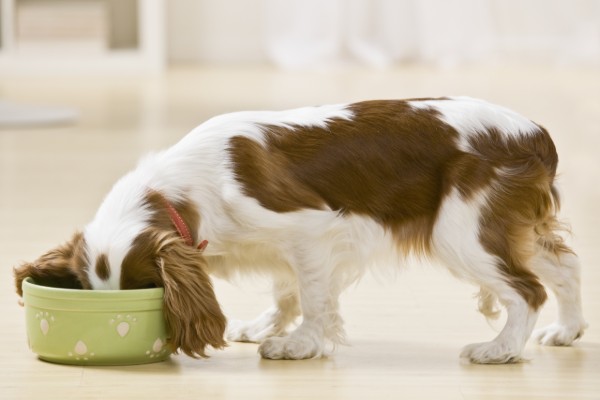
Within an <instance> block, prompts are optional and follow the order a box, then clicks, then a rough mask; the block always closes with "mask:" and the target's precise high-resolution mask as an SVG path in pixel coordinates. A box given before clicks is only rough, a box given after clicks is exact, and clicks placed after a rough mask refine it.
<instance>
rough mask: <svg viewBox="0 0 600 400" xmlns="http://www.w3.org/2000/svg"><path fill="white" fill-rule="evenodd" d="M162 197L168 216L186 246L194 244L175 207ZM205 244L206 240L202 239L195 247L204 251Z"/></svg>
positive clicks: (206, 243) (206, 244)
mask: <svg viewBox="0 0 600 400" xmlns="http://www.w3.org/2000/svg"><path fill="white" fill-rule="evenodd" d="M162 198H163V199H164V202H165V206H166V207H167V212H168V213H169V218H170V219H171V222H172V223H173V225H174V226H175V229H177V232H178V233H179V236H181V238H182V239H183V241H184V243H185V244H187V245H188V246H194V239H193V238H192V234H191V233H190V229H189V228H188V226H187V224H186V223H185V221H184V220H183V218H182V217H181V215H180V214H179V213H178V212H177V210H176V209H175V207H173V204H171V203H170V202H169V200H167V199H166V197H164V196H162ZM206 246H208V240H202V241H201V242H200V244H198V247H196V248H197V249H198V250H200V251H204V249H206Z"/></svg>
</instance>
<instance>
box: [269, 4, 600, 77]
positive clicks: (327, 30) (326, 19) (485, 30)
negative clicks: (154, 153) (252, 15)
mask: <svg viewBox="0 0 600 400" xmlns="http://www.w3.org/2000/svg"><path fill="white" fill-rule="evenodd" d="M265 13H266V35H265V46H266V53H267V55H268V58H269V59H270V60H272V61H273V62H275V63H276V64H278V65H280V66H284V67H290V68H301V67H311V66H318V65H323V64H332V63H339V62H349V61H359V62H362V63H365V64H368V65H372V66H376V67H384V66H388V65H391V64H394V63H396V62H403V61H423V62H427V63H434V64H438V65H454V64H459V63H464V62H490V61H492V62H493V61H506V60H509V61H524V62H554V63H598V62H599V61H600V1H598V0H267V1H266V9H265Z"/></svg>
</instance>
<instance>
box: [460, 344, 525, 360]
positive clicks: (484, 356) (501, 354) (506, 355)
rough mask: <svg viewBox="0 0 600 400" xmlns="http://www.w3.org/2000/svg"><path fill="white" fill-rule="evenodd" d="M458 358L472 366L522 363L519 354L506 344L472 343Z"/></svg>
mask: <svg viewBox="0 0 600 400" xmlns="http://www.w3.org/2000/svg"><path fill="white" fill-rule="evenodd" d="M460 357H461V358H464V359H467V360H469V361H470V362H472V363H474V364H509V363H517V362H520V361H522V360H523V359H522V358H521V352H520V351H519V350H517V349H515V348H513V347H511V346H510V345H508V344H507V343H502V342H497V341H492V342H485V343H473V344H470V345H468V346H466V347H465V348H463V350H462V352H461V353H460Z"/></svg>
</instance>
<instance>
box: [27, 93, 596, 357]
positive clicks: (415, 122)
mask: <svg viewBox="0 0 600 400" xmlns="http://www.w3.org/2000/svg"><path fill="white" fill-rule="evenodd" d="M557 162H558V158H557V155H556V151H555V148H554V145H553V143H552V141H551V139H550V137H549V135H548V133H547V132H546V131H545V130H544V129H543V128H542V127H540V126H538V125H536V124H535V123H533V122H531V121H529V120H528V119H525V118H524V117H522V116H519V115H518V114H516V113H514V112H512V111H509V110H507V109H504V108H501V107H498V106H494V105H491V104H489V103H485V102H483V101H479V100H474V99H469V98H442V99H417V100H406V101H391V100H390V101H370V102H362V103H355V104H350V105H335V106H322V107H307V108H302V109H296V110H290V111H283V112H244V113H235V114H227V115H223V116H220V117H216V118H213V119H211V120H209V121H207V122H206V123H204V124H202V125H200V126H199V127H198V128H196V129H194V130H193V131H192V132H191V133H190V134H189V135H187V136H186V137H184V138H183V139H182V140H181V141H180V142H179V143H177V144H176V145H174V146H173V147H171V148H170V149H168V150H166V151H164V152H161V153H157V154H154V155H151V156H148V157H147V158H146V159H144V160H143V161H142V162H141V163H140V164H139V166H138V167H137V168H136V169H135V170H134V171H133V172H131V173H129V174H128V175H126V176H125V177H123V178H122V179H121V180H120V181H119V182H117V184H116V185H115V186H114V188H113V189H112V191H111V192H110V193H109V194H108V196H107V197H106V198H105V200H104V202H103V204H102V206H101V207H100V209H99V211H98V213H97V215H96V217H95V218H94V220H93V221H92V222H91V223H90V224H89V225H88V226H87V227H86V228H85V230H84V232H83V233H80V234H76V235H75V237H74V238H73V239H72V241H71V242H69V243H68V244H66V245H65V246H62V247H60V248H58V249H55V250H53V251H51V252H49V253H47V254H45V255H44V256H42V257H41V258H40V259H38V260H37V261H36V262H34V263H31V264H24V265H23V266H21V268H19V269H18V270H17V271H16V276H17V287H18V290H19V291H20V285H21V280H22V279H23V278H24V277H25V276H33V277H34V279H36V280H38V281H41V282H42V283H44V282H47V283H48V284H55V285H59V286H65V287H81V288H91V289H119V288H121V289H134V288H140V287H146V286H163V287H165V316H166V318H167V322H168V323H169V326H170V329H171V339H170V341H171V345H172V347H173V348H174V349H177V348H180V349H181V350H182V351H184V352H185V353H186V354H189V355H192V356H193V355H204V348H205V346H206V345H211V346H213V347H222V346H223V345H224V340H223V333H224V329H225V318H224V317H223V315H222V313H221V310H220V307H219V305H218V303H217V301H216V299H215V297H214V293H213V290H212V287H211V284H210V280H209V278H208V277H207V274H214V275H216V276H220V277H224V278H228V277H231V276H232V275H234V274H237V273H246V272H261V273H269V274H271V275H272V276H273V279H274V296H275V306H274V307H273V308H272V309H270V310H268V311H266V312H265V313H263V314H262V315H261V316H260V317H259V318H258V319H256V320H255V321H252V322H248V323H241V322H235V323H231V324H230V326H229V339H231V340H238V341H253V342H261V343H262V344H261V345H260V348H259V351H260V353H261V355H262V356H263V357H266V358H275V359H279V358H289V359H301V358H308V357H315V356H319V355H321V354H322V353H323V350H324V346H325V343H326V342H327V341H331V342H334V343H339V342H341V341H342V339H343V327H342V319H341V317H340V315H339V313H338V296H339V294H340V293H341V291H342V290H343V289H344V288H345V287H346V286H348V285H349V284H350V283H352V282H354V281H356V280H357V279H358V278H359V277H360V276H361V275H362V274H363V272H364V271H365V269H366V267H367V266H369V265H371V264H373V263H386V264H398V263H399V262H400V261H401V259H402V258H403V256H404V255H406V254H407V253H414V254H416V255H419V256H426V257H431V258H435V259H437V260H439V261H441V262H442V263H443V264H445V265H446V266H447V267H448V268H449V270H450V271H451V272H452V273H453V274H454V275H455V276H457V277H459V278H461V279H464V280H467V281H469V282H471V283H474V284H476V285H478V286H480V288H481V292H480V310H481V311H482V312H483V313H484V314H485V315H486V316H489V317H493V316H494V315H495V313H497V311H496V310H495V308H494V305H495V303H496V300H499V302H500V303H501V304H502V305H503V306H505V307H506V309H507V312H508V319H507V323H506V326H505V327H504V329H503V330H502V332H500V334H499V335H498V337H496V338H495V339H494V340H493V341H491V342H488V343H480V344H474V345H470V346H468V347H466V348H465V349H464V351H463V354H462V355H463V356H464V357H466V358H468V359H470V360H471V361H473V362H479V363H502V362H511V361H516V360H518V359H519V357H520V354H521V352H522V350H523V348H524V345H525V343H526V341H527V339H528V338H529V336H530V335H531V332H532V330H533V327H534V325H535V322H536V319H537V315H538V312H539V309H540V307H541V306H542V304H543V303H544V301H545V300H546V292H545V290H544V287H543V286H542V283H544V284H546V285H547V286H549V287H550V288H551V289H552V290H553V291H554V292H555V294H556V297H557V300H558V303H559V318H558V321H557V323H556V324H554V325H553V326H550V327H548V328H546V329H543V330H540V331H539V333H538V334H537V337H538V340H539V341H540V342H542V343H544V344H553V345H569V344H571V342H572V341H573V340H575V339H577V338H578V337H580V336H581V334H582V333H583V330H584V328H585V322H584V320H583V317H582V314H581V304H580V289H579V264H578V261H577V258H576V256H575V255H574V253H573V252H572V251H571V250H570V249H569V248H568V247H567V246H566V245H565V244H564V242H563V240H562V239H561V238H560V236H559V235H558V234H557V233H556V232H557V228H558V226H559V224H558V222H557V220H556V214H557V212H558V208H559V204H558V195H557V191H556V189H555V188H554V183H553V182H554V177H555V173H556V166H557ZM175 221H179V222H175ZM187 228H189V232H187V233H186V232H185V231H186V230H187ZM182 237H183V238H187V239H186V240H183V238H182ZM202 240H208V242H209V243H210V244H209V246H208V247H207V248H206V250H205V251H203V247H204V246H201V247H202V248H201V249H196V248H195V247H194V246H195V245H196V244H198V243H199V242H201V241H202ZM185 241H188V242H189V243H187V244H186V243H184V242H185ZM192 243H193V244H194V246H190V244H192ZM299 316H302V317H303V320H302V323H301V324H300V325H299V327H298V328H297V329H295V330H294V331H293V332H291V333H290V334H286V328H287V327H288V326H289V325H290V324H291V323H292V322H293V321H295V320H296V319H297V317H299Z"/></svg>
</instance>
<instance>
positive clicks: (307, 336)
mask: <svg viewBox="0 0 600 400" xmlns="http://www.w3.org/2000/svg"><path fill="white" fill-rule="evenodd" d="M314 250H315V249H314V248H313V249H312V251H310V252H306V253H304V255H305V256H307V257H304V258H300V257H298V258H297V259H296V260H295V261H296V263H295V270H296V273H297V282H298V293H299V295H300V305H301V309H302V317H303V320H302V323H301V324H300V326H299V327H298V328H297V329H296V330H294V331H293V332H292V333H290V334H289V335H288V336H283V337H270V338H268V339H266V340H265V341H264V342H263V343H262V344H261V345H260V347H259V349H258V351H259V353H260V355H261V356H262V357H264V358H268V359H290V360H299V359H306V358H315V357H320V356H321V355H323V352H324V349H325V341H326V339H331V340H332V341H336V339H338V338H342V337H343V329H342V319H341V318H340V316H339V314H338V299H337V297H338V294H339V293H338V292H337V290H333V289H332V288H334V287H335V285H332V282H331V278H332V274H331V269H330V268H328V266H326V265H323V260H316V259H315V260H311V259H309V257H308V255H310V256H312V257H315V255H319V254H323V253H319V252H315V251H314Z"/></svg>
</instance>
